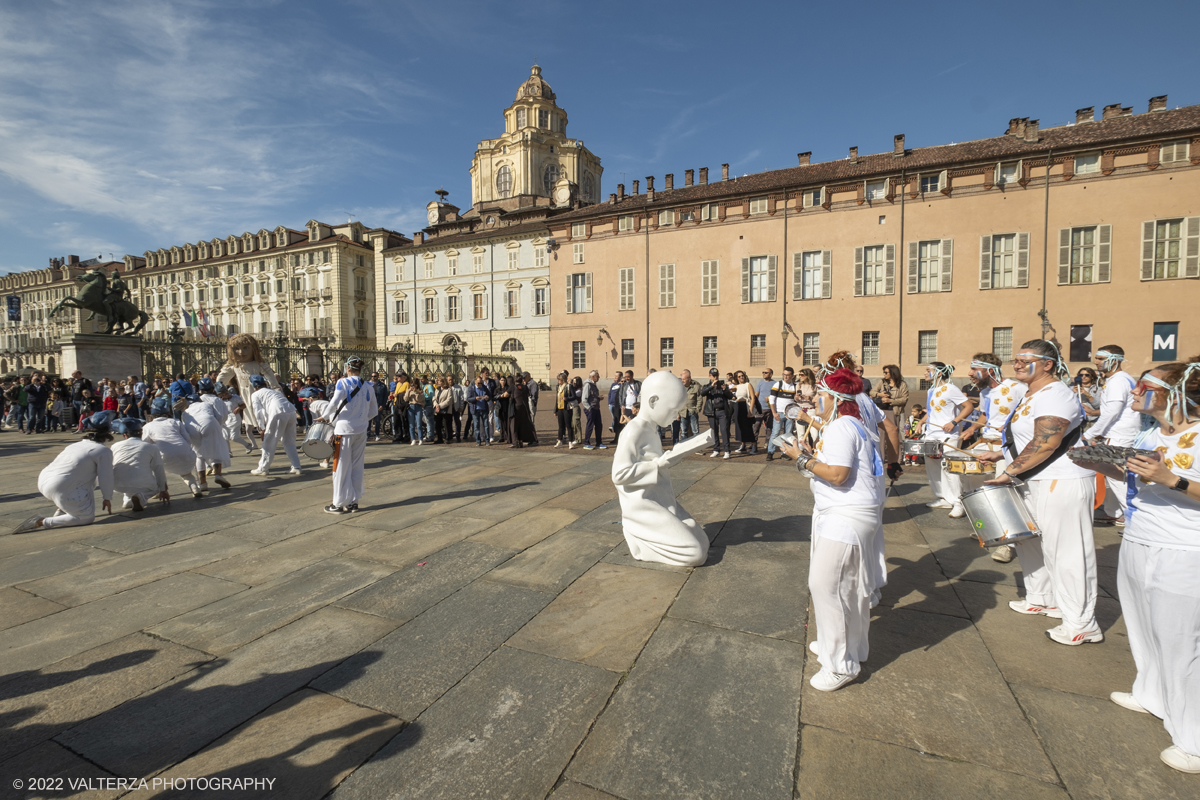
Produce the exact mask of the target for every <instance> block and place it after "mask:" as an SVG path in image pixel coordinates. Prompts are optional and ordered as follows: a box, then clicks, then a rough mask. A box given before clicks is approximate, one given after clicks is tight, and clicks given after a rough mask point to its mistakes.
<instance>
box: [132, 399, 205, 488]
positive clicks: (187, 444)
mask: <svg viewBox="0 0 1200 800" xmlns="http://www.w3.org/2000/svg"><path fill="white" fill-rule="evenodd" d="M179 405H180V406H184V405H187V401H186V400H180V401H179ZM150 415H151V419H150V421H149V422H147V423H146V424H145V425H143V426H142V441H143V442H148V443H149V444H153V445H154V446H155V447H157V448H158V452H159V454H160V455H162V460H163V467H164V469H166V471H167V472H169V473H170V474H172V475H178V476H179V477H181V478H183V482H184V483H185V484H186V485H187V487H188V491H190V492H191V493H192V497H195V498H197V499H199V498H201V497H203V496H204V495H203V494H201V493H200V482H199V480H198V479H197V478H196V451H195V450H193V449H192V437H193V436H194V434H195V431H194V430H193V429H192V428H191V427H189V426H185V425H184V424H183V423H182V422H180V421H179V420H177V419H175V417H174V415H173V414H172V413H171V401H170V399H169V398H166V397H156V398H154V400H153V401H152V402H151V403H150Z"/></svg>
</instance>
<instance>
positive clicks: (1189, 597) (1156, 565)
mask: <svg viewBox="0 0 1200 800" xmlns="http://www.w3.org/2000/svg"><path fill="white" fill-rule="evenodd" d="M1117 586H1118V588H1119V591H1120V593H1121V613H1122V614H1123V615H1124V617H1125V627H1126V629H1127V630H1128V631H1129V649H1130V650H1131V651H1132V652H1133V663H1134V664H1135V665H1136V666H1137V679H1136V680H1135V681H1134V682H1133V696H1134V699H1136V700H1137V701H1138V702H1139V703H1141V704H1142V707H1143V708H1145V709H1146V710H1147V711H1149V712H1150V713H1151V714H1153V715H1154V716H1156V717H1159V718H1161V719H1162V721H1163V726H1164V727H1166V729H1167V733H1169V734H1170V735H1171V741H1172V742H1174V743H1175V744H1176V745H1178V746H1179V747H1180V748H1182V749H1183V750H1184V751H1185V752H1187V753H1191V754H1192V755H1194V756H1200V551H1196V550H1171V549H1168V548H1165V547H1150V546H1148V545H1144V544H1138V543H1137V542H1131V541H1129V540H1128V539H1126V540H1124V541H1122V542H1121V562H1120V565H1119V567H1118V568H1117Z"/></svg>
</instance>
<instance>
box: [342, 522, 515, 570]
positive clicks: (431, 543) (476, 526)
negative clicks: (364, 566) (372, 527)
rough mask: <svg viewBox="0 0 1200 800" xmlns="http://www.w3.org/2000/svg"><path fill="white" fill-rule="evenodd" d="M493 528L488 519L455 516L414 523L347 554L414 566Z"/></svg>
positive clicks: (363, 558)
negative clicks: (430, 556) (428, 557)
mask: <svg viewBox="0 0 1200 800" xmlns="http://www.w3.org/2000/svg"><path fill="white" fill-rule="evenodd" d="M492 525H493V523H492V522H491V521H489V520H486V519H475V518H473V517H466V516H459V515H458V514H457V513H455V514H447V515H445V516H442V517H437V518H435V519H431V520H417V521H416V523H415V524H413V525H412V526H409V527H407V528H404V529H402V530H400V531H397V532H396V533H393V534H390V535H386V536H377V537H375V538H374V539H373V540H372V541H371V542H370V543H368V544H364V545H361V546H359V547H356V548H354V549H353V550H350V551H348V552H347V553H346V555H347V556H348V557H350V558H360V559H362V560H364V561H375V562H378V563H380V564H390V565H391V566H393V567H396V568H397V569H399V568H401V567H407V566H410V565H412V564H415V563H417V562H418V561H420V560H421V559H423V558H425V557H426V556H428V555H432V554H433V553H436V552H438V551H439V550H443V549H445V548H447V547H449V546H450V545H452V544H457V543H458V542H461V541H462V540H463V539H466V538H467V537H469V536H471V535H472V534H475V533H478V532H479V531H482V530H484V529H486V528H489V527H491V526H492Z"/></svg>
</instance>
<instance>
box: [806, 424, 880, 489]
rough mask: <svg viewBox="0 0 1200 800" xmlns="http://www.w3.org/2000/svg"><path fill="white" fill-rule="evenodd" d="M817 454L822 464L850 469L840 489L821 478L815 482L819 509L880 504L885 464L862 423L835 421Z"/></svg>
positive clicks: (826, 431)
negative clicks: (880, 480)
mask: <svg viewBox="0 0 1200 800" xmlns="http://www.w3.org/2000/svg"><path fill="white" fill-rule="evenodd" d="M814 454H815V455H816V457H817V461H819V462H820V463H822V464H829V465H831V466H835V467H850V477H849V479H848V480H847V481H846V482H845V483H843V484H842V485H841V486H834V485H833V484H831V483H827V482H826V481H823V480H821V479H820V478H813V479H812V482H811V483H812V493H813V501H814V504H813V506H814V508H815V509H816V510H818V511H824V510H825V509H827V508H833V507H836V506H876V505H879V502H880V496H879V490H880V487H881V484H880V482H879V480H878V476H879V475H881V474H883V461H882V460H881V459H880V458H879V451H878V450H876V449H875V445H874V443H873V442H872V441H871V438H870V437H869V436H868V435H867V431H866V429H865V428H864V427H863V424H862V423H861V422H859V421H858V420H856V419H855V418H854V417H838V418H836V419H835V420H834V421H833V422H831V423H829V424H828V425H826V426H825V428H824V429H823V430H822V431H821V439H820V441H818V442H817V446H816V448H815V450H814Z"/></svg>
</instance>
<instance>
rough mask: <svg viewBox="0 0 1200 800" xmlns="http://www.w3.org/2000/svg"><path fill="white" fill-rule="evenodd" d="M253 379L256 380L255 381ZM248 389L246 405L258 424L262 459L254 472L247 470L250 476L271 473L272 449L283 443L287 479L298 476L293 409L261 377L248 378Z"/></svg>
mask: <svg viewBox="0 0 1200 800" xmlns="http://www.w3.org/2000/svg"><path fill="white" fill-rule="evenodd" d="M255 378H257V380H255ZM250 385H251V386H252V387H253V389H254V394H252V395H250V405H251V407H252V409H253V412H254V419H256V420H258V424H259V427H260V429H261V430H262V455H261V456H260V457H259V459H258V468H257V469H252V470H250V474H251V475H266V474H267V473H268V472H270V470H271V461H272V460H273V459H274V458H275V448H276V447H278V446H279V443H280V442H281V441H282V442H283V451H284V452H285V453H287V457H288V461H289V462H291V465H292V468H291V470H290V472H289V473H288V474H289V475H299V474H300V454H299V453H298V452H297V451H296V407H295V406H294V405H292V403H291V401H290V400H288V399H287V398H286V397H285V396H284V394H283V392H281V391H279V390H278V389H272V388H270V387H269V386H268V385H267V379H266V378H264V377H263V376H261V375H251V376H250Z"/></svg>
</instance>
